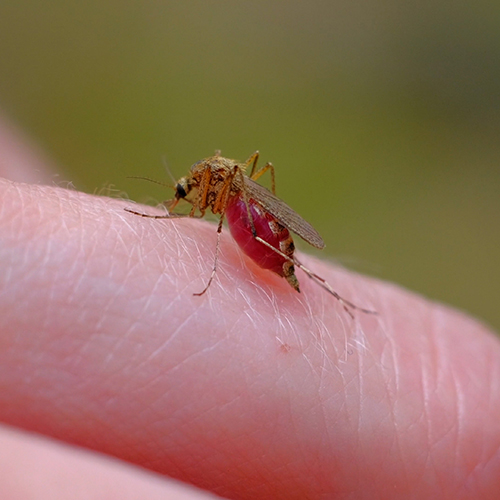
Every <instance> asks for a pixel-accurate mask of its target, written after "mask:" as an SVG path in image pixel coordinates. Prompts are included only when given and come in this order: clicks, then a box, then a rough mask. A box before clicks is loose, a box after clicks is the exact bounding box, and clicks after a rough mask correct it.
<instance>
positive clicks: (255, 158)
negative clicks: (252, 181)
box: [244, 151, 259, 177]
mask: <svg viewBox="0 0 500 500" xmlns="http://www.w3.org/2000/svg"><path fill="white" fill-rule="evenodd" d="M258 161H259V152H258V151H255V153H254V154H252V155H250V158H248V160H247V161H246V162H245V168H244V170H245V171H246V170H247V168H248V167H249V165H252V170H251V171H250V177H252V175H253V173H254V172H255V168H256V167H257V162H258Z"/></svg>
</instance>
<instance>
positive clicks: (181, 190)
mask: <svg viewBox="0 0 500 500" xmlns="http://www.w3.org/2000/svg"><path fill="white" fill-rule="evenodd" d="M175 190H176V191H177V196H178V197H179V198H185V197H186V196H187V193H186V190H185V189H184V186H182V185H181V184H177V186H175Z"/></svg>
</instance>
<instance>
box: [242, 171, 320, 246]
mask: <svg viewBox="0 0 500 500" xmlns="http://www.w3.org/2000/svg"><path fill="white" fill-rule="evenodd" d="M245 191H246V193H247V197H248V198H252V199H253V200H255V201H256V202H258V203H259V204H260V205H262V206H263V207H264V208H265V209H266V210H267V211H268V212H269V213H270V214H271V215H273V216H274V217H276V219H277V220H278V221H279V222H280V223H281V224H283V226H285V227H287V228H288V229H290V230H291V231H293V232H294V233H296V234H298V235H299V236H300V237H301V238H302V239H303V240H305V241H307V243H309V244H310V245H312V246H313V247H316V248H324V246H325V242H324V241H323V238H322V237H321V236H320V235H319V233H318V231H316V229H314V228H313V227H312V226H311V224H309V222H306V221H305V220H304V219H303V218H302V217H301V216H300V215H299V214H298V213H297V212H295V211H294V210H292V209H291V208H290V207H289V206H288V205H287V204H286V203H285V202H284V201H282V200H280V199H279V198H278V197H276V196H274V194H273V193H271V191H269V190H268V189H266V188H265V187H264V186H261V185H260V184H257V183H256V182H255V181H253V180H252V179H250V178H249V177H245Z"/></svg>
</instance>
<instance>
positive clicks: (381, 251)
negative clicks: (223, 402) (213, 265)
mask: <svg viewBox="0 0 500 500" xmlns="http://www.w3.org/2000/svg"><path fill="white" fill-rule="evenodd" d="M0 107H1V108H2V109H3V110H4V112H5V113H6V114H7V116H9V117H10V118H11V119H12V120H13V121H14V122H16V123H17V124H18V125H20V126H21V127H22V128H24V129H25V130H26V131H27V132H28V133H29V134H30V135H31V137H33V138H34V139H35V140H36V141H37V142H38V143H39V144H40V145H41V146H42V147H43V148H44V150H45V151H46V152H48V154H49V155H51V157H52V158H54V159H55V160H56V161H57V162H58V163H59V164H60V165H61V169H62V172H63V175H62V178H65V179H67V180H70V181H72V182H73V184H74V185H75V187H76V188H77V189H80V190H84V191H87V192H95V191H96V190H98V189H99V188H101V187H102V186H105V185H106V184H108V183H111V184H113V185H114V186H115V187H116V188H117V189H120V190H124V191H125V192H126V193H127V194H128V195H129V196H130V197H131V198H133V199H136V200H138V201H147V200H155V201H159V200H162V199H164V198H168V197H170V196H171V192H168V190H167V189H165V188H162V187H160V186H157V185H154V184H149V183H144V182H140V181H137V180H130V179H127V176H129V175H145V176H150V177H154V178H156V179H160V180H164V181H166V182H169V179H168V176H167V174H166V172H165V168H164V166H163V164H162V157H164V156H165V157H166V158H167V160H168V164H169V166H170V168H171V170H172V171H173V173H174V175H175V176H176V177H179V176H181V175H184V173H185V172H186V171H187V169H188V168H189V166H190V165H191V164H192V163H194V162H195V161H197V160H199V159H201V158H203V157H206V156H209V155H211V154H212V153H213V151H214V150H215V149H216V148H220V149H221V150H222V152H223V154H225V155H226V156H229V157H232V158H238V159H241V160H243V159H246V158H247V157H248V156H249V155H250V154H251V153H252V152H253V151H254V150H256V149H259V150H260V152H261V161H262V162H266V161H272V162H273V163H274V165H275V167H276V170H277V172H276V173H277V192H278V195H279V196H280V197H281V198H283V199H284V200H286V201H287V203H288V204H289V205H291V206H292V207H293V208H294V209H296V210H297V212H299V213H300V214H301V215H302V216H303V217H304V218H306V219H307V220H308V221H310V222H312V223H313V224H314V226H315V227H316V228H317V229H318V230H319V231H320V232H321V233H322V235H323V237H324V239H325V241H326V243H327V249H326V251H325V253H324V254H325V256H329V257H330V258H334V259H337V260H338V261H339V262H341V263H343V264H345V265H347V266H349V267H351V268H353V269H355V270H357V271H360V272H365V273H368V274H371V275H374V276H377V277H380V278H384V279H388V280H392V281H395V282H397V283H400V284H402V285H403V286H405V287H408V288H411V289H414V290H416V291H418V292H420V293H422V294H424V295H426V296H428V297H431V298H433V299H437V300H440V301H443V302H447V303H450V304H452V305H454V306H457V307H459V308H462V309H464V310H467V311H469V312H471V313H472V314H474V315H476V316H478V317H480V318H482V319H483V320H484V321H486V322H487V323H489V324H491V325H493V326H495V327H496V328H497V329H498V328H500V300H499V299H500V263H499V259H500V113H499V111H500V3H498V4H496V3H494V2H484V1H478V2H475V3H472V2H470V3H469V4H466V3H463V4H462V3H456V2H446V1H442V0H436V1H433V2H412V3H408V2H402V1H394V0H392V1H391V0H385V1H379V2H357V1H350V0H349V1H348V0H339V1H326V0H312V1H311V0H310V1H308V2H304V1H302V2H300V1H297V0H291V1H290V0H289V1H261V0H258V1H252V2H241V1H229V0H221V1H213V0H195V1H192V0H188V1H182V2H180V1H176V2H174V1H163V2H160V1H141V2H139V1H135V2H134V1H131V0H120V1H117V0H104V1H103V0H100V1H96V0H91V1H87V2H72V1H69V2H68V1H66V0H65V1H60V0H55V1H52V2H36V1H33V0H3V1H2V3H1V5H0ZM214 237H215V236H214ZM299 245H300V244H299ZM300 246H301V248H302V249H303V250H307V251H309V250H310V248H308V246H307V245H306V244H302V245H300Z"/></svg>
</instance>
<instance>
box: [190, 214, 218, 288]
mask: <svg viewBox="0 0 500 500" xmlns="http://www.w3.org/2000/svg"><path fill="white" fill-rule="evenodd" d="M223 221H224V216H223V215H221V218H220V220H219V225H218V226H217V244H216V245H215V258H214V267H213V269H212V274H211V275H210V278H209V280H208V283H207V285H206V286H205V288H204V289H203V290H202V291H201V292H199V293H193V295H196V296H197V297H200V296H201V295H203V294H204V293H205V292H206V291H207V290H208V289H209V287H210V285H211V284H212V281H213V279H214V277H215V273H216V272H217V263H218V262H219V247H220V237H221V234H222V222H223Z"/></svg>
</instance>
